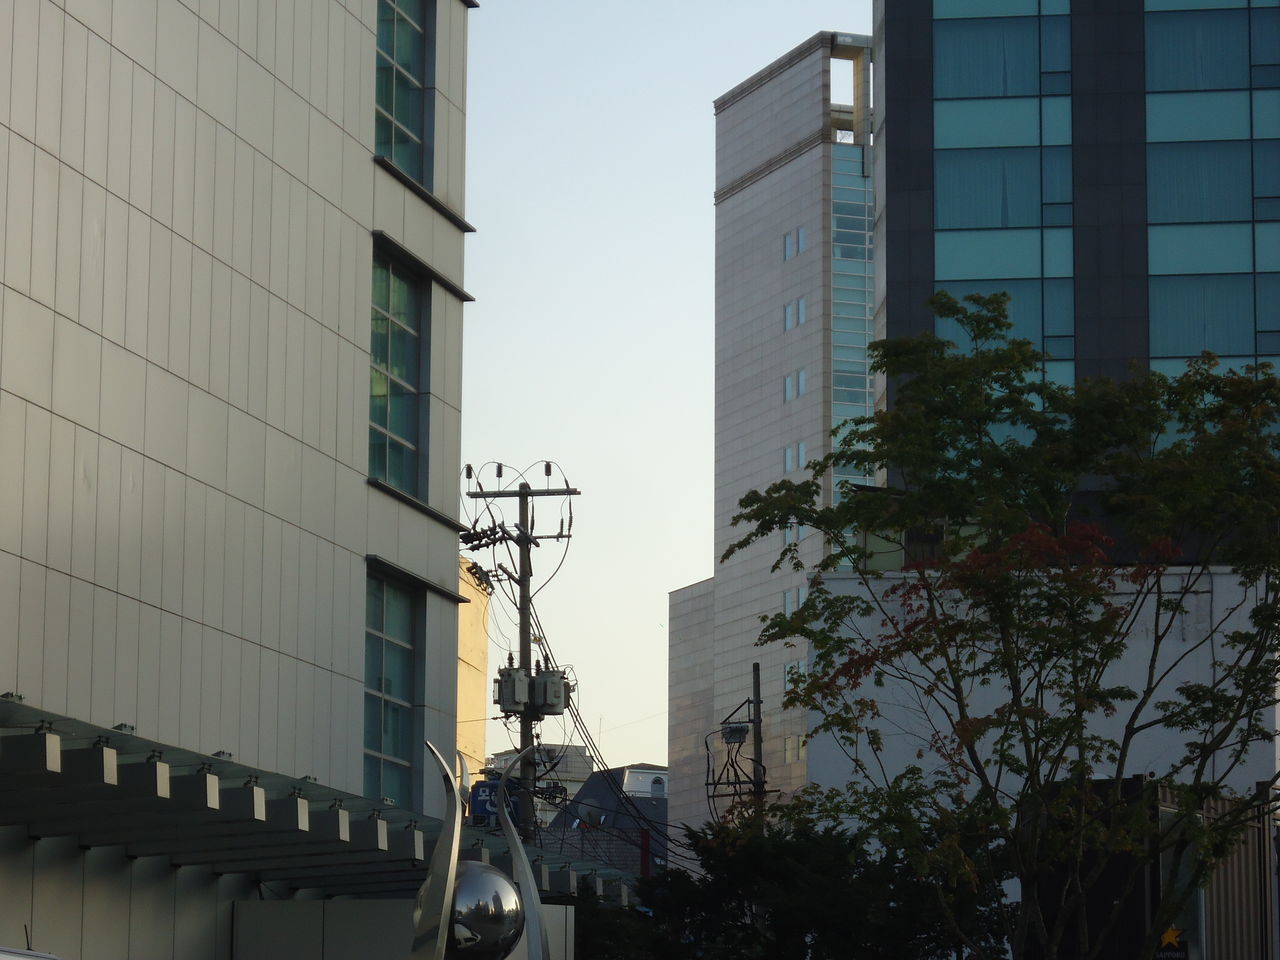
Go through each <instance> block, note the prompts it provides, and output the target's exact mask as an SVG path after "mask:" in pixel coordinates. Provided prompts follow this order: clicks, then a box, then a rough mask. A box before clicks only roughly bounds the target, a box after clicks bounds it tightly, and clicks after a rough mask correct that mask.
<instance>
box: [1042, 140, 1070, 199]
mask: <svg viewBox="0 0 1280 960" xmlns="http://www.w3.org/2000/svg"><path fill="white" fill-rule="evenodd" d="M1040 166H1041V177H1042V181H1043V183H1042V186H1041V191H1042V192H1043V194H1044V196H1043V197H1042V198H1041V199H1043V200H1044V202H1045V203H1070V202H1071V200H1072V192H1071V148H1070V147H1045V148H1044V150H1042V151H1041V164H1040Z"/></svg>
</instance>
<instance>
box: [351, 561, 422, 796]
mask: <svg viewBox="0 0 1280 960" xmlns="http://www.w3.org/2000/svg"><path fill="white" fill-rule="evenodd" d="M366 591H367V592H366V597H365V634H364V638H365V639H364V686H365V692H364V749H365V753H364V793H365V796H367V797H372V798H374V799H378V798H381V797H386V798H387V799H388V800H392V801H394V802H395V804H396V805H397V806H399V807H406V808H408V807H411V806H412V805H413V776H412V770H413V759H414V743H415V742H416V738H415V737H414V735H413V703H414V700H415V696H416V693H417V690H416V687H417V683H416V673H417V671H416V668H415V663H416V660H417V657H416V645H415V637H416V634H417V631H416V629H415V621H416V620H417V616H416V612H415V607H416V604H415V602H414V601H415V597H414V595H413V593H412V592H410V591H409V590H407V589H405V588H404V587H403V586H400V585H399V584H397V583H395V582H394V581H391V580H387V579H385V578H383V577H380V576H377V575H376V574H369V577H368V580H367V587H366Z"/></svg>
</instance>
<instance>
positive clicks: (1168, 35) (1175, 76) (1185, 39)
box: [1146, 10, 1249, 90]
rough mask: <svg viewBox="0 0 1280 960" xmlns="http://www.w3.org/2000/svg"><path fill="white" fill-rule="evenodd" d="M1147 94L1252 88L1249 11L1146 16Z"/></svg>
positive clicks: (1187, 12) (1197, 11)
mask: <svg viewBox="0 0 1280 960" xmlns="http://www.w3.org/2000/svg"><path fill="white" fill-rule="evenodd" d="M1146 26H1147V46H1146V51H1147V53H1146V56H1147V89H1148V90H1230V89H1240V88H1245V87H1248V86H1249V11H1247V10H1181V11H1177V12H1169V13H1148V14H1147V25H1146Z"/></svg>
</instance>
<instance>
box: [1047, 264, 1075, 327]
mask: <svg viewBox="0 0 1280 960" xmlns="http://www.w3.org/2000/svg"><path fill="white" fill-rule="evenodd" d="M1075 301H1076V290H1075V282H1074V281H1073V280H1071V279H1069V278H1055V279H1052V280H1046V281H1045V282H1044V335H1045V336H1046V337H1069V336H1072V335H1074V334H1075V332H1076V303H1075Z"/></svg>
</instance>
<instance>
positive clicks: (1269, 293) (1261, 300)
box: [1254, 273, 1280, 330]
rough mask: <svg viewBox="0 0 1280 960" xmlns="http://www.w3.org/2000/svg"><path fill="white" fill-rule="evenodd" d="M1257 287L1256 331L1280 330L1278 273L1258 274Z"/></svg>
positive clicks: (1279, 275) (1279, 280)
mask: <svg viewBox="0 0 1280 960" xmlns="http://www.w3.org/2000/svg"><path fill="white" fill-rule="evenodd" d="M1254 279H1255V280H1256V281H1257V285H1258V296H1257V305H1258V329H1259V330H1280V273H1260V274H1258V275H1257V277H1255V278H1254Z"/></svg>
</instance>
